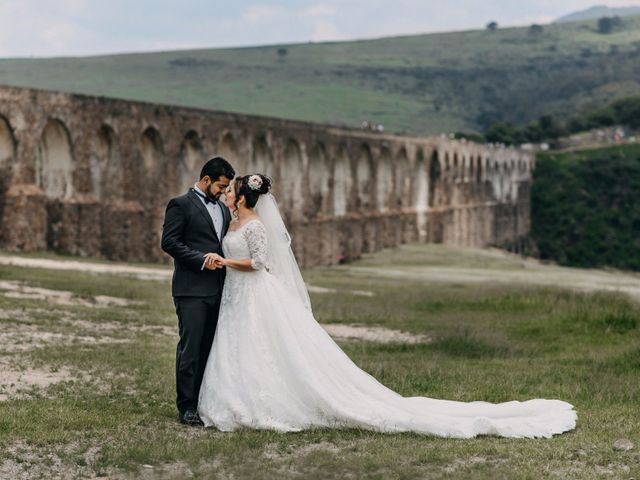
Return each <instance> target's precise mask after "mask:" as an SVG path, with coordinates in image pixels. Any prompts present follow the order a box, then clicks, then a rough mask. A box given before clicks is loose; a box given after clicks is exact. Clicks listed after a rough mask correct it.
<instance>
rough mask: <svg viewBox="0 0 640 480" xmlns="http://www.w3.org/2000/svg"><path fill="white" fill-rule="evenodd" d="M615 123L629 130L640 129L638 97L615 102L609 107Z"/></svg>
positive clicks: (639, 97) (639, 102) (639, 99)
mask: <svg viewBox="0 0 640 480" xmlns="http://www.w3.org/2000/svg"><path fill="white" fill-rule="evenodd" d="M611 107H612V108H613V111H614V112H615V117H616V120H617V123H622V124H623V125H627V126H629V127H631V128H640V96H637V97H628V98H622V99H620V100H616V101H615V102H613V104H612V105H611Z"/></svg>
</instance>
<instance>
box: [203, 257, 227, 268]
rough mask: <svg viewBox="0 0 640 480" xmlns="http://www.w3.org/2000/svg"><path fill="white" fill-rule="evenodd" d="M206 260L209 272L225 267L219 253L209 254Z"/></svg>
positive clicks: (205, 265) (205, 263) (205, 264)
mask: <svg viewBox="0 0 640 480" xmlns="http://www.w3.org/2000/svg"><path fill="white" fill-rule="evenodd" d="M204 259H205V260H204V267H205V268H206V269H207V270H216V269H218V268H222V267H224V263H223V259H222V257H221V256H220V255H218V254H217V253H207V254H206V255H205V256H204Z"/></svg>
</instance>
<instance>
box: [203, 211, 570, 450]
mask: <svg viewBox="0 0 640 480" xmlns="http://www.w3.org/2000/svg"><path fill="white" fill-rule="evenodd" d="M223 250H224V254H225V256H226V257H227V258H234V259H247V258H251V259H252V265H253V266H254V268H257V269H258V270H257V271H254V272H241V271H238V270H235V269H232V268H227V276H226V280H225V285H224V291H223V294H222V304H221V308H220V315H219V318H218V327H217V330H216V334H215V338H214V342H213V347H212V349H211V354H210V356H209V360H208V362H207V366H206V370H205V373H204V379H203V382H202V387H201V390H200V398H199V405H198V411H199V413H200V416H201V418H202V420H203V421H204V424H205V425H206V426H215V427H217V428H218V429H220V430H222V431H233V430H236V429H239V428H242V427H246V428H252V429H270V430H276V431H280V432H294V431H299V430H303V429H306V428H310V427H331V428H362V429H369V430H375V431H378V432H416V433H420V434H427V435H436V436H441V437H455V438H470V437H475V436H476V435H499V436H503V437H551V436H552V435H554V434H557V433H562V432H565V431H567V430H571V429H573V428H574V427H575V423H576V412H575V411H574V410H573V406H572V405H570V404H569V403H566V402H563V401H560V400H543V399H534V400H528V401H524V402H520V401H511V402H505V403H499V404H493V403H488V402H469V403H466V402H458V401H449V400H436V399H432V398H427V397H406V398H405V397H402V396H401V395H399V394H397V393H396V392H394V391H392V390H390V389H389V388H387V387H385V386H384V385H382V384H381V383H379V382H378V381H377V380H376V379H375V378H373V377H372V376H371V375H369V374H368V373H366V372H364V371H363V370H361V369H360V368H358V366H357V365H355V364H354V363H353V362H352V361H351V359H350V358H349V357H348V356H347V355H346V354H345V353H344V352H343V351H342V350H341V349H340V347H339V346H338V345H337V344H336V343H335V342H334V341H333V339H332V338H331V337H330V336H329V335H328V334H327V333H326V332H325V330H324V329H323V328H322V327H321V326H320V324H318V322H317V321H316V320H315V318H314V317H313V314H312V312H311V310H310V309H308V308H307V307H306V306H305V304H304V302H303V301H302V300H301V299H300V297H299V295H297V294H296V293H295V292H293V291H292V290H291V289H290V288H289V287H288V286H287V285H286V284H285V283H283V282H281V281H280V280H279V278H277V277H276V276H274V275H273V274H272V273H269V272H268V271H267V270H265V268H264V267H265V262H266V258H267V235H266V230H265V226H264V224H263V223H262V221H260V220H258V219H254V220H250V221H249V222H247V223H245V224H244V225H243V226H241V227H240V228H239V229H238V230H235V231H232V232H229V233H227V235H226V236H225V238H224V240H223Z"/></svg>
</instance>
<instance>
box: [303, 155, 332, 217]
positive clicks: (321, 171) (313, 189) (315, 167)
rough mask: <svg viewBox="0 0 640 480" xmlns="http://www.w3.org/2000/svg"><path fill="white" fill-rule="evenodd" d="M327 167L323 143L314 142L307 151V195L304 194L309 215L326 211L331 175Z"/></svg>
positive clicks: (312, 215) (313, 215)
mask: <svg viewBox="0 0 640 480" xmlns="http://www.w3.org/2000/svg"><path fill="white" fill-rule="evenodd" d="M328 167H329V166H328V165H327V155H326V150H325V148H324V145H323V144H321V143H316V144H315V145H314V146H313V148H312V149H311V150H310V151H309V195H307V196H306V197H307V205H306V213H307V216H309V217H315V216H316V215H317V214H318V213H321V212H326V211H327V208H328V205H327V202H328V199H329V179H330V177H331V175H330V171H329V168H328Z"/></svg>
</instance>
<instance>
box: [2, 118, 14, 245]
mask: <svg viewBox="0 0 640 480" xmlns="http://www.w3.org/2000/svg"><path fill="white" fill-rule="evenodd" d="M15 157H16V140H15V137H14V136H13V129H12V128H11V124H10V123H9V121H8V120H7V119H6V118H5V117H3V116H2V115H0V241H1V240H4V238H3V237H4V235H3V234H4V232H3V230H4V228H3V226H5V222H4V221H3V220H4V207H5V201H6V197H5V195H6V193H7V190H9V187H10V186H11V181H12V180H13V165H14V162H15Z"/></svg>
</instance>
